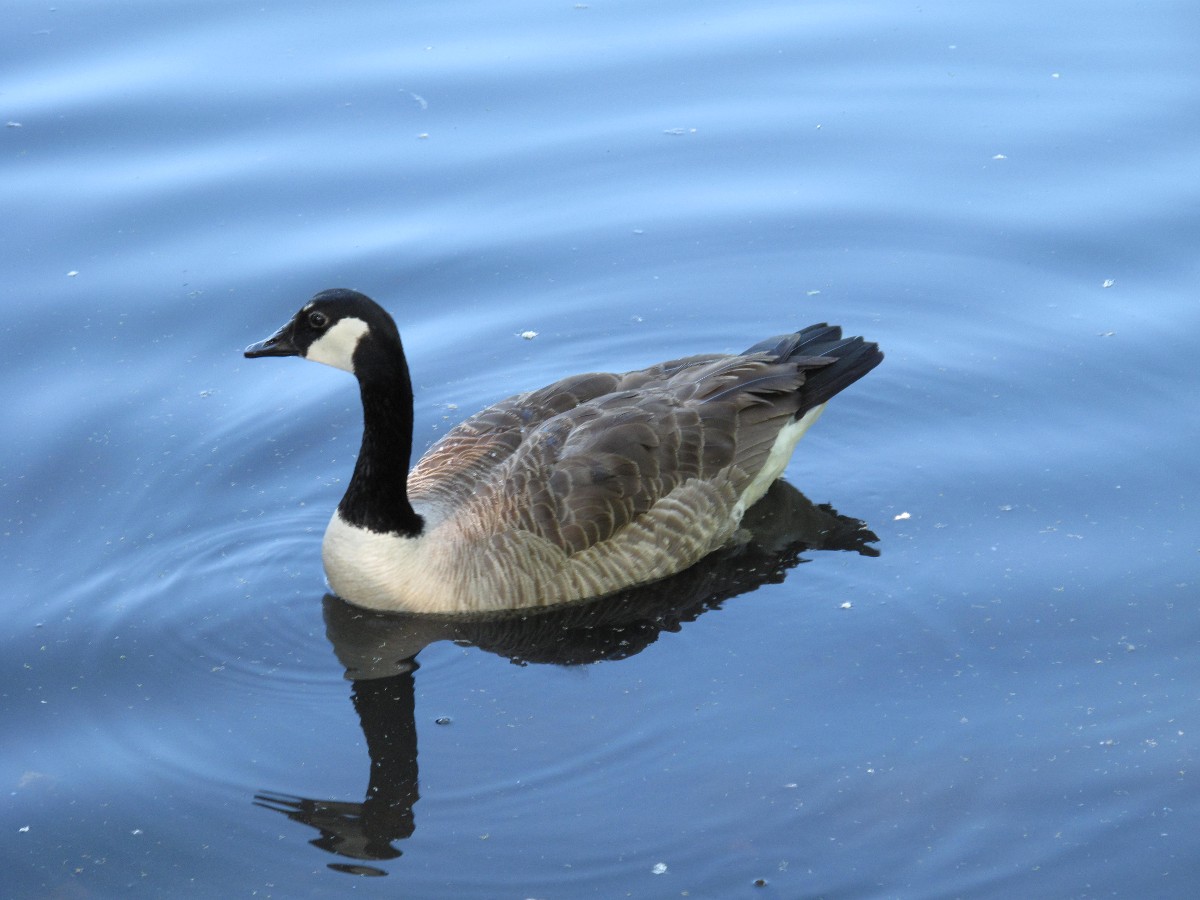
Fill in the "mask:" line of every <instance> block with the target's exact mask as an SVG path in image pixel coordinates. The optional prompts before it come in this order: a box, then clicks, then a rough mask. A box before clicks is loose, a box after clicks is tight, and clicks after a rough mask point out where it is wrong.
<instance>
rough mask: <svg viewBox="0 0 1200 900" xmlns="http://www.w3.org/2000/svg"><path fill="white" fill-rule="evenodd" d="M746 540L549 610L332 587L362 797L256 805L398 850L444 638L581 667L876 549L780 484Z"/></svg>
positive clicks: (337, 842)
mask: <svg viewBox="0 0 1200 900" xmlns="http://www.w3.org/2000/svg"><path fill="white" fill-rule="evenodd" d="M742 526H743V534H742V537H743V540H742V541H740V542H739V543H737V544H736V545H734V546H731V547H728V548H726V549H724V550H721V551H718V552H716V553H713V554H711V555H710V556H708V557H706V558H705V559H703V560H701V561H700V562H699V563H697V564H696V565H694V566H692V567H691V568H690V569H687V570H685V571H683V572H680V573H678V574H676V575H674V576H672V577H670V578H667V579H664V580H662V581H658V582H655V583H653V584H649V585H645V586H642V587H639V588H634V589H631V590H628V591H624V592H622V593H620V594H616V595H613V596H609V597H605V598H601V599H598V600H590V601H584V602H580V603H572V604H569V605H565V606H561V607H556V608H552V609H547V610H541V611H537V610H523V611H519V612H509V613H497V614H493V615H489V616H486V617H482V616H480V617H475V616H472V617H464V616H431V615H411V614H395V613H378V612H372V611H370V610H365V609H361V608H359V607H356V606H351V605H350V604H348V603H346V602H345V601H343V600H341V599H339V598H338V597H335V596H332V595H326V597H325V601H324V613H325V626H326V635H327V636H328V638H329V640H330V642H331V643H332V644H333V649H334V652H335V653H336V654H337V658H338V660H339V662H340V663H341V664H342V666H343V667H344V668H345V675H346V678H347V680H349V681H351V682H352V683H353V688H352V691H351V698H352V700H353V702H354V708H355V711H356V712H357V713H358V717H359V721H360V723H361V725H362V730H363V736H364V737H365V738H366V742H367V751H368V753H369V755H370V758H371V770H370V778H369V781H368V785H367V791H366V796H365V797H364V798H363V800H362V802H357V803H356V802H349V801H338V800H316V799H310V798H307V797H297V796H293V795H290V794H283V793H274V792H268V791H264V792H262V793H259V794H256V795H255V798H254V802H255V804H256V805H258V806H262V807H264V808H266V809H272V810H275V811H276V812H280V813H283V814H284V815H286V816H287V817H288V818H289V819H291V820H292V821H294V822H300V823H302V824H304V825H308V826H310V827H312V828H315V829H316V830H317V831H318V832H320V835H319V837H316V838H314V839H312V840H311V841H310V843H311V844H313V846H315V847H319V848H320V849H322V850H325V851H328V852H329V853H334V854H337V855H338V856H342V857H345V858H348V859H353V860H359V861H381V860H388V859H394V858H396V857H398V856H400V854H401V851H400V850H399V849H398V848H397V847H395V846H394V844H395V842H397V841H402V840H404V839H405V838H407V837H410V836H411V835H412V833H413V831H414V829H415V827H416V823H415V818H414V815H413V806H414V804H415V803H416V802H417V800H418V799H419V797H420V794H419V792H418V780H417V724H416V717H415V705H416V704H415V685H414V675H415V673H416V671H417V668H418V666H417V661H416V656H417V654H418V653H419V652H420V651H421V650H422V649H424V648H425V647H427V646H428V645H430V644H432V643H434V642H436V641H443V640H449V641H455V642H457V643H459V644H463V645H470V646H475V647H478V648H480V649H481V650H486V651H487V652H489V653H495V654H497V655H499V656H503V657H506V658H508V659H509V660H511V661H512V662H513V663H515V664H517V665H528V664H530V663H542V664H546V663H548V664H553V665H561V666H578V665H584V664H587V663H594V662H600V661H602V660H620V659H625V658H627V657H630V656H633V655H635V654H637V653H640V652H641V651H642V650H644V649H645V648H646V647H648V646H650V644H652V643H654V642H655V641H656V640H657V639H658V636H659V635H660V634H661V633H662V632H664V631H678V630H680V628H682V627H683V625H684V624H686V623H687V622H690V621H693V620H694V619H696V618H698V617H699V616H700V615H702V614H704V613H706V612H708V611H709V610H713V609H717V608H719V607H720V606H721V604H722V603H723V602H724V601H725V600H728V599H729V598H731V597H735V596H737V595H739V594H743V593H746V592H748V591H751V590H754V589H755V588H757V587H759V586H760V585H763V584H771V583H778V582H780V581H782V580H783V578H784V576H785V574H786V573H787V571H788V570H789V569H791V568H793V567H794V566H796V565H797V564H799V563H802V562H807V561H808V560H806V559H804V558H802V556H801V554H802V553H804V552H805V551H808V550H848V551H852V552H854V553H859V554H861V555H863V556H878V555H879V551H878V550H877V549H876V548H875V547H873V546H871V545H872V544H873V543H875V542H877V541H878V538H877V537H876V536H875V534H874V533H873V532H871V531H870V530H869V529H868V528H867V526H866V524H865V523H864V522H862V521H861V520H859V519H854V518H851V517H849V516H844V515H841V514H839V513H838V512H837V511H836V510H834V509H833V508H832V507H830V506H829V505H827V504H821V505H817V504H814V503H812V502H810V501H809V500H808V499H807V498H806V497H805V496H804V495H803V494H801V493H800V491H798V490H796V489H795V488H794V487H792V486H791V485H789V484H787V483H786V482H784V481H777V482H775V484H774V485H773V486H772V487H771V489H770V490H769V491H768V492H767V494H766V496H764V497H763V498H762V500H760V501H759V502H758V503H757V504H756V505H755V506H754V507H753V508H751V509H750V510H748V511H747V513H746V516H745V518H744V519H743V522H742ZM330 868H333V869H336V870H339V871H343V872H348V873H352V874H358V875H384V874H386V872H384V871H383V870H382V869H379V868H376V867H374V866H369V865H365V864H363V863H361V862H360V863H358V864H346V863H331V864H330Z"/></svg>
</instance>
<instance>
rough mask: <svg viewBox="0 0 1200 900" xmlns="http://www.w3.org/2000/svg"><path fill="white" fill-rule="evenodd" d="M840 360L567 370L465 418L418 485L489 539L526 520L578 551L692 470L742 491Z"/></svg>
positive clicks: (426, 462)
mask: <svg viewBox="0 0 1200 900" xmlns="http://www.w3.org/2000/svg"><path fill="white" fill-rule="evenodd" d="M830 362H832V360H829V359H826V358H813V359H811V360H797V359H795V358H793V359H792V360H789V361H788V362H784V363H779V362H774V361H773V358H772V357H770V356H768V355H766V354H754V355H749V356H698V357H688V358H686V359H681V360H674V361H672V362H669V363H663V364H661V365H658V366H654V367H651V368H649V369H643V370H639V371H636V372H629V373H626V374H624V375H609V374H598V375H584V376H578V377H577V378H572V379H567V380H565V381H562V382H558V383H557V384H555V385H551V386H549V387H547V388H543V389H542V390H540V391H535V392H533V393H530V394H524V395H519V396H517V397H513V398H510V399H509V400H506V401H503V402H502V403H500V404H497V405H496V406H494V407H491V408H490V409H487V410H484V411H483V412H481V413H479V414H478V415H476V416H473V417H472V418H470V419H468V420H466V421H465V422H464V423H463V424H462V425H460V426H458V427H457V428H456V429H454V431H452V432H451V433H450V434H448V435H447V436H446V437H445V438H444V439H443V440H442V441H440V442H439V443H438V444H437V445H436V446H435V447H434V448H433V449H432V450H431V451H430V453H429V454H427V455H426V457H425V458H423V459H422V460H421V462H420V463H419V464H418V466H417V468H416V469H415V470H414V472H413V477H412V478H411V479H410V495H411V496H412V497H413V499H414V500H417V499H418V498H421V499H435V500H437V501H439V502H443V503H453V504H454V505H455V506H456V507H457V509H456V510H455V511H454V513H453V514H454V515H455V518H456V519H457V520H458V521H459V522H460V523H463V525H464V527H465V529H466V530H467V531H468V532H474V533H476V534H478V535H479V536H480V537H486V536H488V535H493V534H498V533H502V532H505V531H512V530H517V531H528V532H533V533H535V534H537V535H539V536H541V537H543V538H545V539H546V540H548V541H549V542H551V543H552V544H553V545H555V546H558V547H560V548H562V549H563V550H564V551H566V552H567V553H578V552H580V551H582V550H584V549H587V548H588V547H591V546H594V545H595V544H598V543H601V542H603V541H606V540H608V539H610V538H612V537H613V536H614V535H615V534H616V533H618V532H619V531H620V530H621V529H622V528H624V527H625V526H626V525H628V524H629V523H631V522H633V521H635V520H636V519H637V518H638V517H639V516H640V515H642V514H643V513H645V512H646V511H648V510H649V509H651V508H652V507H653V506H654V505H655V504H656V503H657V502H658V501H659V500H661V499H662V498H663V497H665V496H667V495H668V494H669V493H671V491H672V490H674V489H675V488H677V487H679V486H680V485H682V484H683V483H684V482H686V481H688V480H690V479H704V480H712V479H717V478H723V479H728V480H729V482H730V485H731V486H732V487H733V489H734V491H733V492H734V495H735V496H736V495H737V494H740V492H741V489H742V487H744V486H745V485H746V484H747V483H748V482H749V480H750V479H751V478H753V476H754V475H755V473H756V472H758V470H759V469H760V468H761V467H762V466H763V464H764V463H765V461H766V458H767V454H768V453H769V451H770V449H771V446H772V445H773V444H774V441H775V438H776V436H777V435H778V433H779V431H780V429H782V428H783V427H784V425H786V424H787V423H788V422H789V421H791V420H792V418H793V417H794V416H795V414H796V412H797V409H798V408H799V404H800V403H801V397H800V394H799V392H798V388H799V387H800V385H801V384H802V383H803V381H804V377H805V371H806V370H807V369H815V368H820V367H823V366H825V365H827V364H828V363H830Z"/></svg>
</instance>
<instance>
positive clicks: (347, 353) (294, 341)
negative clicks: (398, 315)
mask: <svg viewBox="0 0 1200 900" xmlns="http://www.w3.org/2000/svg"><path fill="white" fill-rule="evenodd" d="M403 352H404V351H403V349H402V348H401V344H400V333H399V331H397V329H396V323H395V321H394V320H393V319H392V317H391V316H390V315H388V313H387V311H386V310H384V308H383V307H382V306H380V305H379V304H378V303H376V302H375V301H374V300H372V299H371V298H370V297H368V296H366V295H365V294H360V293H359V292H358V291H352V290H348V289H346V288H333V289H331V290H328V291H321V293H319V294H317V295H316V296H315V297H313V298H312V299H311V300H309V301H308V303H306V304H304V306H302V307H300V309H299V311H298V312H297V313H296V314H295V315H294V316H292V318H291V320H290V321H288V322H287V323H286V324H285V325H284V326H283V327H282V328H280V329H279V330H278V331H276V332H275V333H274V334H273V335H271V336H270V337H269V338H267V339H266V340H264V341H259V342H258V343H257V344H251V345H250V346H249V347H247V348H246V349H245V351H244V353H245V356H247V357H248V358H251V359H253V358H255V357H259V356H301V357H303V358H304V359H311V360H314V361H316V362H319V363H325V365H327V366H333V367H334V368H336V369H344V370H345V371H347V372H349V373H351V374H352V375H356V376H358V377H359V379H360V380H362V379H363V377H364V376H366V377H369V376H370V375H371V373H372V372H374V371H379V370H380V369H387V368H390V367H389V366H388V362H389V360H395V359H396V358H397V355H399V358H400V359H403Z"/></svg>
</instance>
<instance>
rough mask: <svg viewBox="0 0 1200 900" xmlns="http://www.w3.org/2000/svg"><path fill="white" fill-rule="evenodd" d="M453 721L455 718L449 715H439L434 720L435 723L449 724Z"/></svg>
mask: <svg viewBox="0 0 1200 900" xmlns="http://www.w3.org/2000/svg"><path fill="white" fill-rule="evenodd" d="M453 721H454V720H453V719H451V718H450V717H449V716H438V717H437V718H436V719H434V720H433V723H434V724H435V725H449V724H450V723H451V722H453Z"/></svg>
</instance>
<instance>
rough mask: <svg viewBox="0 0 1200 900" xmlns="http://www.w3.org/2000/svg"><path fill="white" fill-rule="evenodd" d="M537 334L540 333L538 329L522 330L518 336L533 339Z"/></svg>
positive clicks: (528, 339)
mask: <svg viewBox="0 0 1200 900" xmlns="http://www.w3.org/2000/svg"><path fill="white" fill-rule="evenodd" d="M537 336H538V333H537V332H536V331H522V332H521V333H520V334H518V335H517V337H519V338H524V339H525V340H527V341H532V340H533V339H534V338H535V337H537Z"/></svg>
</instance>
